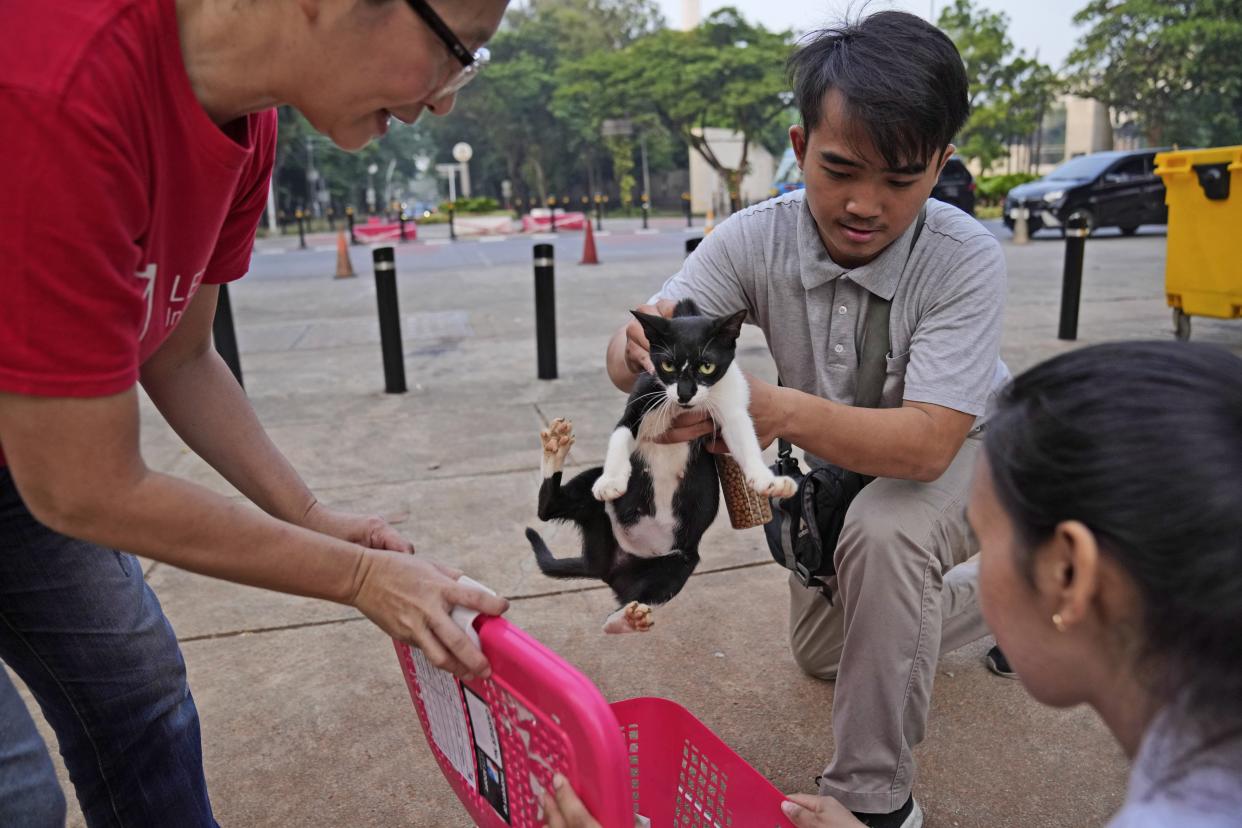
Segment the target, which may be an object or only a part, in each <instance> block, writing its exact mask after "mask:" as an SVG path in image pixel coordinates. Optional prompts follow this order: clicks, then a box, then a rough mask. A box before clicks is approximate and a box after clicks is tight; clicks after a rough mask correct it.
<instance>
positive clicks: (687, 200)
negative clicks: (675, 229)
mask: <svg viewBox="0 0 1242 828" xmlns="http://www.w3.org/2000/svg"><path fill="white" fill-rule="evenodd" d="M681 202H682V204H684V205H685V208H686V226H687V227H693V226H694V224H693V221H692V220H691V218H690V194H689V193H682V194H681Z"/></svg>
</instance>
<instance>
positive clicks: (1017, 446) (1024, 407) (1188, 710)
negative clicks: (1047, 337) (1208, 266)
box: [549, 342, 1242, 828]
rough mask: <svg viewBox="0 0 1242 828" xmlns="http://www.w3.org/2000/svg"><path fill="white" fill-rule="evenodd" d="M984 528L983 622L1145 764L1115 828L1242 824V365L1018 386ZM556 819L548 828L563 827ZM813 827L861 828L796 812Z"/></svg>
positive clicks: (990, 432)
mask: <svg viewBox="0 0 1242 828" xmlns="http://www.w3.org/2000/svg"><path fill="white" fill-rule="evenodd" d="M967 513H968V519H969V521H970V525H971V527H972V528H973V530H974V532H975V533H976V534H977V536H978V540H979V544H980V550H981V561H980V573H979V583H980V591H981V598H980V600H981V603H982V608H983V613H984V616H985V618H986V619H987V622H988V624H989V626H990V627H991V629H992V630H993V632H994V633H995V634H996V640H997V642H998V643H999V644H1000V646H1001V647H1002V648H1003V649H1004V651H1005V653H1006V655H1007V656H1008V657H1009V659H1010V662H1011V663H1012V664H1013V666H1014V668H1015V669H1016V670H1017V673H1018V676H1019V678H1020V679H1021V680H1022V682H1023V684H1025V685H1026V687H1027V689H1028V690H1029V691H1030V693H1031V695H1033V696H1034V697H1035V698H1036V699H1038V700H1040V701H1042V702H1044V703H1045V704H1050V705H1053V706H1056V707H1069V706H1072V705H1077V704H1082V703H1086V704H1089V705H1091V706H1092V707H1093V708H1095V710H1096V712H1098V713H1099V715H1100V718H1102V719H1103V720H1104V723H1105V724H1106V725H1107V726H1108V728H1109V730H1111V731H1112V732H1113V735H1114V736H1116V737H1117V740H1118V741H1119V742H1120V743H1121V746H1122V748H1123V749H1124V750H1125V752H1126V754H1127V755H1128V756H1130V757H1131V758H1132V759H1133V769H1132V771H1131V776H1130V786H1129V792H1128V795H1127V797H1126V801H1125V804H1124V806H1123V807H1122V809H1121V811H1120V812H1119V813H1118V814H1117V815H1116V816H1115V817H1114V818H1113V820H1112V821H1111V822H1110V823H1109V825H1110V828H1146V827H1147V826H1178V828H1224V826H1237V825H1239V824H1242V659H1240V658H1239V655H1240V654H1242V653H1240V651H1239V644H1240V643H1242V360H1240V359H1238V357H1236V356H1234V355H1232V354H1230V353H1228V352H1226V351H1224V350H1221V349H1219V348H1214V347H1211V346H1208V345H1199V344H1185V343H1174V342H1132V343H1116V344H1107V345H1098V346H1094V347H1090V348H1084V349H1081V350H1077V351H1073V352H1071V353H1068V354H1065V355H1063V356H1060V357H1057V358H1055V359H1052V360H1050V361H1048V362H1045V363H1043V364H1041V365H1039V366H1037V367H1035V368H1033V369H1031V370H1029V371H1027V372H1026V373H1025V374H1023V375H1021V376H1020V377H1018V378H1017V379H1016V380H1014V382H1013V383H1012V384H1011V385H1010V386H1009V388H1008V390H1007V391H1006V392H1005V394H1004V395H1003V396H1002V398H1001V400H1000V403H999V408H998V411H997V413H996V415H995V416H994V417H993V418H992V419H991V420H989V422H988V428H987V432H986V437H985V443H984V452H983V456H982V458H981V459H980V461H979V463H978V466H977V468H976V471H975V476H974V481H973V484H972V488H971V495H970V505H969V508H968V510H967ZM571 796H572V794H571V793H570V792H568V791H567V787H566V786H562V788H561V793H559V797H560V798H562V799H564V800H565V801H566V806H564V807H562V808H560V809H558V808H556V806H555V805H553V806H552V808H551V811H552V812H553V816H552V819H551V820H550V822H549V824H551V825H557V826H563V825H568V826H575V827H576V828H577V827H578V826H587V825H590V823H589V822H582V821H577V822H575V821H574V820H573V819H569V820H568V821H566V820H564V819H562V817H561V811H565V813H567V814H568V813H573V810H572V809H573V807H574V804H573V803H572V801H570V797H571ZM790 800H791V801H790V802H788V803H786V804H785V806H784V807H785V811H786V813H787V814H788V816H789V818H790V819H791V820H792V821H793V823H794V824H795V825H797V826H800V828H826V827H827V826H833V827H834V828H836V827H837V826H857V825H861V824H863V823H860V822H859V821H858V820H857V819H855V818H854V817H853V816H852V815H851V814H850V813H849V812H848V811H847V810H846V809H845V808H844V807H843V806H842V805H841V804H840V803H838V802H836V801H835V800H833V799H831V798H829V797H817V796H806V795H794V796H792V797H790Z"/></svg>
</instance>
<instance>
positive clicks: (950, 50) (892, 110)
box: [787, 11, 970, 169]
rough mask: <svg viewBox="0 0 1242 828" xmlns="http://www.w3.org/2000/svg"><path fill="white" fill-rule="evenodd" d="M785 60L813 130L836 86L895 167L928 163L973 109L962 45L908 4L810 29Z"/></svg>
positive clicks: (801, 108) (852, 114)
mask: <svg viewBox="0 0 1242 828" xmlns="http://www.w3.org/2000/svg"><path fill="white" fill-rule="evenodd" d="M787 68H788V71H789V79H790V83H791V84H792V86H793V89H794V96H795V98H796V99H797V101H798V110H799V111H800V112H801V113H802V125H803V127H805V128H806V131H807V133H808V134H809V133H810V132H811V130H812V129H815V128H816V127H819V126H820V125H821V124H822V123H823V117H824V97H825V96H826V95H827V94H828V93H829V92H830V91H831V90H833V89H836V90H838V91H839V92H840V93H841V96H842V98H843V99H844V104H845V110H846V112H847V113H848V115H849V117H850V118H851V119H857V120H858V121H860V122H861V123H862V124H863V125H864V127H865V129H866V132H867V135H868V136H869V137H870V138H871V142H872V143H873V144H875V148H876V150H877V151H878V152H879V153H880V155H881V156H882V157H883V158H884V162H885V164H886V165H887V166H888V167H889V168H890V169H899V168H901V167H905V166H908V165H911V164H915V165H925V164H929V163H931V162H932V161H933V159H935V158H936V156H937V155H938V154H939V153H940V152H942V151H943V150H944V148H945V147H946V146H948V145H949V143H950V142H951V141H952V140H953V136H955V135H956V134H957V133H958V131H959V130H960V129H961V128H962V125H963V124H965V123H966V117H967V116H968V115H969V114H970V101H969V94H968V88H969V87H968V84H967V81H966V67H965V65H964V64H963V63H962V56H961V55H960V54H959V53H958V51H957V47H956V46H954V45H953V41H951V40H950V39H949V38H948V36H947V35H946V34H945V33H944V32H942V31H940V30H939V29H937V28H936V27H935V26H933V25H931V24H930V23H928V22H927V21H925V20H923V19H922V18H921V17H916V16H915V15H913V14H907V13H906V12H898V11H884V12H877V13H876V14H872V15H869V16H867V17H864V18H862V19H861V20H858V21H856V22H853V23H846V24H843V25H841V26H837V27H833V28H828V29H821V30H819V31H817V32H812V33H811V34H809V35H807V36H806V38H805V39H804V40H803V42H802V44H801V45H800V46H799V47H798V49H797V51H795V52H794V54H793V55H792V56H791V57H790V58H789V63H788V67H787Z"/></svg>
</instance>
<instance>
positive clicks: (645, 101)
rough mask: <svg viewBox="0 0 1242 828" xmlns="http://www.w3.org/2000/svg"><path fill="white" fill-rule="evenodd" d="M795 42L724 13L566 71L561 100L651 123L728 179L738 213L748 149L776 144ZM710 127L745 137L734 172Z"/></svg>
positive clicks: (595, 113)
mask: <svg viewBox="0 0 1242 828" xmlns="http://www.w3.org/2000/svg"><path fill="white" fill-rule="evenodd" d="M790 39H791V38H790V35H789V33H788V32H772V31H769V30H767V29H765V28H763V27H762V26H759V25H755V24H751V23H748V22H747V21H746V20H745V19H744V18H743V17H742V15H741V14H740V13H739V12H738V11H737V10H736V9H733V8H723V9H720V10H718V11H716V12H715V13H713V14H712V15H711V16H709V17H708V18H707V20H705V21H704V22H703V23H702V25H700V26H699V27H697V28H696V29H693V30H691V31H688V32H681V31H671V30H667V29H665V30H662V31H658V32H655V33H654V34H651V35H649V36H647V37H644V38H641V39H639V40H636V41H635V42H634V43H632V44H630V45H629V46H627V47H626V48H625V49H622V50H620V51H618V52H614V53H611V54H606V55H593V56H591V57H589V58H587V59H585V60H583V61H579V62H577V63H575V64H573V65H571V66H568V67H566V69H565V72H564V73H563V76H562V77H563V79H564V80H565V81H566V82H565V83H564V84H563V85H562V86H561V88H559V89H558V90H557V93H556V94H557V99H558V101H559V102H560V104H561V105H562V106H577V107H579V108H580V109H581V111H584V112H588V113H590V115H591V117H592V118H600V119H602V118H604V117H619V116H622V115H628V116H631V117H636V118H641V117H643V116H648V117H650V118H653V119H654V120H655V121H656V122H657V123H658V124H660V125H661V126H663V127H664V128H665V129H666V130H668V132H669V133H671V134H672V135H675V136H677V137H678V138H680V139H681V141H683V142H684V143H685V144H686V146H688V147H689V148H690V149H692V150H694V151H695V152H697V153H698V154H699V155H701V156H702V157H703V159H704V160H705V161H706V162H707V163H708V164H709V165H710V166H711V167H712V169H714V170H715V171H716V172H717V173H718V174H720V175H721V176H722V177H723V178H724V179H725V181H726V182H727V184H728V188H729V192H730V197H731V201H732V203H733V208H734V209H737V208H738V207H739V206H740V201H739V192H740V189H741V180H742V177H743V176H744V175H745V174H746V171H747V169H748V167H749V154H750V148H751V147H752V146H754V145H755V144H756V143H770V142H771V132H772V130H771V125H772V123H773V121H774V120H775V119H776V118H777V117H778V116H780V115H781V114H782V113H783V112H785V110H786V108H787V106H788V97H787V95H785V94H784V93H786V92H787V91H788V85H787V83H786V80H785V72H784V66H785V59H786V58H787V57H788V55H789V51H790V48H791V45H790ZM609 113H610V114H609ZM707 127H721V128H724V129H731V130H733V131H735V132H738V133H740V134H741V136H742V150H741V157H740V160H739V162H738V163H737V164H736V165H735V166H732V167H730V166H727V165H725V164H724V163H723V162H722V161H721V160H720V158H719V157H718V156H717V155H716V153H715V152H714V151H713V149H712V147H711V145H710V144H709V143H708V142H707V140H706V139H705V138H704V135H703V130H704V129H705V128H707Z"/></svg>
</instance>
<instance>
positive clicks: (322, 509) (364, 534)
mask: <svg viewBox="0 0 1242 828" xmlns="http://www.w3.org/2000/svg"><path fill="white" fill-rule="evenodd" d="M302 525H303V526H305V527H306V528H307V529H312V530H314V531H316V532H322V533H323V534H325V535H331V536H332V537H334V538H339V539H341V540H343V541H349V542H350V543H356V544H358V545H359V546H365V547H367V548H368V549H391V550H392V551H393V552H413V551H414V544H412V543H410V542H409V541H408V540H406V539H405V538H404V537H402V536H401V533H400V532H398V531H397V530H396V529H393V528H392V527H391V526H389V525H388V521H386V520H384V519H383V518H382V517H380V516H379V515H357V514H354V513H352V512H342V511H339V510H337V509H330V508H328V507H327V506H324V505H323V504H322V503H320V502H319V501H315V503H314V504H313V505H312V506H311V507H310V509H308V510H307V511H306V516H305V517H304V518H302Z"/></svg>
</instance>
